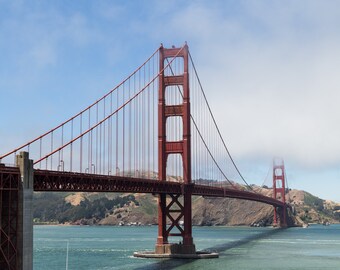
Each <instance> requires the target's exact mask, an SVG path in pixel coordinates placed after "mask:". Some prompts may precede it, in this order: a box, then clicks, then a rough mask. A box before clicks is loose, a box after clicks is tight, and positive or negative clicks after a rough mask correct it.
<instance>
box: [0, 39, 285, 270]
mask: <svg viewBox="0 0 340 270" xmlns="http://www.w3.org/2000/svg"><path fill="white" fill-rule="evenodd" d="M0 163H1V164H0V216H1V222H0V244H1V246H0V268H1V269H32V267H33V263H32V261H33V255H32V252H33V251H32V249H33V224H32V222H33V221H32V220H33V217H32V196H33V191H46V192H49V191H60V192H61V191H62V192H133V193H152V194H155V195H157V196H158V236H157V240H156V245H155V254H158V255H162V254H165V255H169V254H170V255H171V254H174V255H176V254H182V255H183V254H189V255H190V254H196V248H195V244H194V240H193V237H192V222H191V218H192V217H191V211H192V208H191V198H192V196H193V195H197V196H211V197H229V198H237V199H243V200H251V201H257V202H262V203H266V204H270V205H272V206H273V207H274V221H273V223H274V224H277V225H278V226H281V227H285V226H287V217H286V212H287V205H286V202H285V169H284V164H283V162H281V163H274V166H273V197H268V196H264V195H262V194H260V193H258V192H256V191H255V190H254V189H253V188H252V186H251V185H249V184H248V183H247V182H246V180H245V179H244V177H243V176H242V174H241V172H240V170H239V169H238V167H237V166H236V164H235V162H234V160H233V158H232V156H231V154H230V152H229V150H228V148H227V146H226V143H225V141H224V139H223V137H222V135H221V132H220V130H219V128H218V126H217V123H216V120H215V118H214V116H213V114H212V110H211V107H210V105H209V103H208V101H207V99H206V95H205V92H204V90H203V87H202V84H201V81H200V79H199V76H198V73H197V70H196V67H195V65H194V62H193V58H192V56H191V54H190V52H189V49H188V46H187V45H186V44H185V45H184V46H182V47H179V48H176V47H172V48H165V47H163V45H161V46H160V47H159V48H158V49H157V50H156V51H155V52H154V53H153V54H152V55H151V56H150V57H149V58H148V59H147V60H146V61H145V62H144V63H143V64H142V65H141V66H139V67H138V68H137V69H136V70H135V71H134V72H133V73H132V74H131V75H130V76H128V77H127V78H126V79H125V80H123V81H122V82H121V83H120V84H119V85H117V86H116V87H115V88H113V89H111V90H110V91H109V92H108V93H107V94H105V95H104V96H103V97H101V98H100V99H98V100H97V101H96V102H94V103H93V104H91V105H90V106H88V107H87V108H85V109H84V110H82V111H80V112H79V113H78V114H76V115H74V116H73V117H71V118H69V119H68V120H66V121H64V122H63V123H61V124H60V125H58V126H57V127H55V128H53V129H51V130H50V131H48V132H46V133H44V134H42V135H41V136H39V137H37V138H35V139H34V140H31V141H29V142H27V143H26V144H23V145H21V146H19V147H17V148H15V149H13V150H11V151H9V152H7V153H6V154H3V155H1V156H0ZM175 238H178V239H179V240H180V241H179V243H175V244H173V243H170V239H171V240H172V239H175Z"/></svg>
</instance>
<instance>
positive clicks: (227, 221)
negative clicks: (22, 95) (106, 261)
mask: <svg viewBox="0 0 340 270" xmlns="http://www.w3.org/2000/svg"><path fill="white" fill-rule="evenodd" d="M252 188H253V190H255V191H256V192H259V193H261V194H264V195H267V196H271V194H272V189H269V188H267V187H257V186H252ZM286 201H287V202H288V203H290V204H291V205H292V209H293V211H292V212H291V213H290V217H289V218H290V222H291V224H292V225H296V226H302V225H303V224H308V223H320V224H331V223H340V204H338V203H335V202H332V201H329V200H323V199H320V198H318V197H316V196H313V195H312V194H310V193H308V192H306V191H301V190H289V191H288V193H287V194H286ZM33 205H34V208H33V209H34V212H33V217H34V223H35V224H71V225H125V226H126V225H150V224H157V196H153V195H150V194H126V193H124V194H120V193H86V192H80V193H59V192H36V193H34V199H33ZM192 216H193V225H198V226H218V225H224V226H226V225H227V226H241V225H243V226H270V225H272V221H273V207H272V206H270V205H266V204H263V203H258V202H251V201H245V200H239V199H230V198H209V197H206V198H204V197H201V196H193V198H192Z"/></svg>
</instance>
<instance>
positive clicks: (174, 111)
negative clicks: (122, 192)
mask: <svg viewBox="0 0 340 270" xmlns="http://www.w3.org/2000/svg"><path fill="white" fill-rule="evenodd" d="M188 53H189V51H188V46H187V45H184V46H183V47H181V48H171V49H167V48H163V47H161V48H160V50H159V54H160V57H159V69H160V71H161V74H160V76H159V88H158V170H159V174H158V180H159V181H160V182H165V181H166V175H167V159H168V156H169V155H171V154H180V155H181V156H182V161H183V180H184V185H190V183H191V142H190V141H191V132H190V91H189V73H188V62H189V54H188ZM177 57H181V58H183V65H184V66H183V74H179V75H178V74H172V75H167V76H165V75H164V62H165V60H166V59H167V58H177ZM172 85H178V86H182V89H183V103H182V104H179V105H176V106H173V105H166V102H165V91H166V87H168V86H172ZM173 116H180V117H182V120H183V140H181V141H175V142H169V141H167V139H166V134H167V132H166V121H167V118H169V117H173ZM185 190H186V192H184V194H183V197H184V203H183V206H182V205H181V204H180V203H179V202H178V197H177V196H174V195H173V194H172V193H171V192H168V194H169V196H168V198H169V204H167V200H166V195H163V194H161V195H159V200H158V238H157V244H158V245H164V244H167V243H168V237H169V236H181V237H182V238H183V244H184V245H188V246H191V245H193V239H192V222H191V189H187V188H186V189H185ZM172 206H175V208H176V211H175V210H173V209H172V208H171V207H172ZM174 212H176V217H174V216H173V215H172V213H174ZM182 217H183V220H184V229H182V228H181V227H180V226H179V225H178V222H179V221H180V219H181V218H182ZM167 220H168V221H169V222H170V227H169V228H167V227H166V226H167ZM174 228H175V229H177V230H178V231H179V233H172V232H171V230H172V229H174Z"/></svg>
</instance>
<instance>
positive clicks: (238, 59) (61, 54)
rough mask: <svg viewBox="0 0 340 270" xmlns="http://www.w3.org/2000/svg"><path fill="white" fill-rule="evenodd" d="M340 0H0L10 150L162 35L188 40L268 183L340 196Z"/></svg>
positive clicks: (124, 70)
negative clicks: (279, 168)
mask: <svg viewBox="0 0 340 270" xmlns="http://www.w3.org/2000/svg"><path fill="white" fill-rule="evenodd" d="M339 10H340V2H339V1H312V0H311V1H302V0H301V1H269V0H268V1H231V0H229V1H4V0H0V55H1V57H0V58H1V61H0V78H1V79H0V94H1V97H0V112H1V115H2V117H1V128H0V138H1V139H0V149H1V151H0V152H1V153H4V152H6V151H8V150H11V149H12V148H14V147H16V146H17V145H19V144H22V143H24V142H26V141H27V140H29V139H31V138H34V137H36V136H38V135H40V134H41V133H42V132H44V131H46V130H48V129H50V128H52V127H54V126H56V125H57V124H59V123H60V122H61V121H63V120H65V119H67V118H69V117H70V116H72V115H73V114H75V113H77V112H78V111H79V110H80V109H82V108H84V107H86V106H87V105H89V104H90V103H92V102H93V101H94V100H96V99H98V98H99V97H101V96H102V95H103V94H104V93H106V92H107V91H108V90H109V89H111V88H113V87H114V86H115V85H116V84H117V83H119V82H120V81H121V80H122V79H123V78H124V77H125V76H127V75H128V74H129V73H130V72H131V71H133V70H134V69H135V68H136V67H137V66H138V65H139V64H141V63H142V62H143V61H144V60H145V59H146V58H147V57H148V56H149V55H150V54H151V53H152V52H153V51H154V50H155V49H156V48H157V47H158V46H159V44H160V43H163V44H164V45H165V46H171V45H177V46H180V45H182V44H183V43H184V42H185V41H187V42H188V44H189V47H190V51H191V54H192V55H193V57H194V60H195V64H196V66H197V68H198V72H199V74H200V79H201V81H202V83H203V86H204V89H205V91H206V94H207V96H208V99H209V101H210V104H211V107H212V109H213V112H214V114H215V115H216V118H217V122H218V123H219V126H220V128H221V131H222V133H223V134H224V137H225V140H226V141H227V144H228V146H229V148H230V151H231V153H232V155H233V156H234V158H235V160H236V162H237V163H238V164H239V167H240V169H241V171H242V172H243V174H244V176H245V177H246V179H247V180H248V182H250V183H256V184H262V183H263V181H264V179H265V177H266V175H267V172H268V167H269V166H270V165H271V160H272V157H273V156H282V157H283V158H284V159H285V163H286V170H287V173H288V180H289V186H290V187H291V188H297V189H304V190H307V191H309V192H311V193H313V194H315V195H318V196H320V197H321V198H324V199H332V200H335V201H338V202H340V192H339V190H340V167H339V164H340V142H339V138H340V124H339V123H340V108H339V105H338V104H339V100H340V81H339V75H338V74H339V71H340V16H339V15H340V14H339Z"/></svg>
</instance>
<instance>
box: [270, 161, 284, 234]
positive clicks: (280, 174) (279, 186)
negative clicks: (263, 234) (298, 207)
mask: <svg viewBox="0 0 340 270" xmlns="http://www.w3.org/2000/svg"><path fill="white" fill-rule="evenodd" d="M285 180H286V177H285V165H284V162H283V160H277V159H274V160H273V197H274V199H276V200H280V201H282V202H283V203H284V207H283V208H282V209H280V210H279V209H277V208H276V207H274V221H273V225H274V226H280V227H287V206H286V196H285V195H286V186H285V182H286V181H285ZM278 220H279V222H280V223H278Z"/></svg>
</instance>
